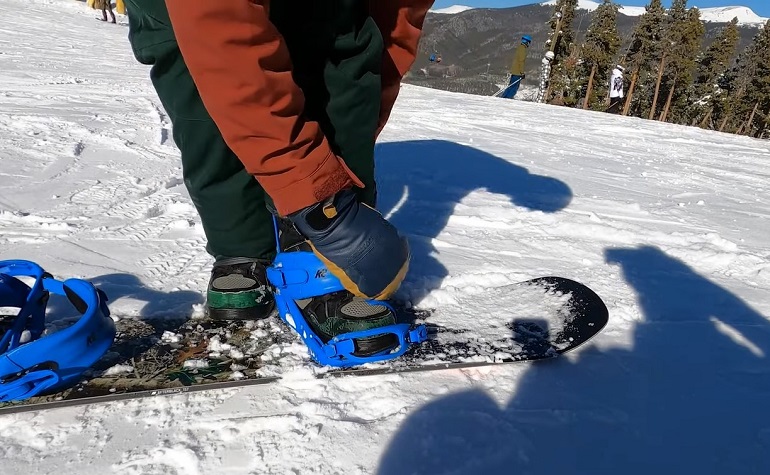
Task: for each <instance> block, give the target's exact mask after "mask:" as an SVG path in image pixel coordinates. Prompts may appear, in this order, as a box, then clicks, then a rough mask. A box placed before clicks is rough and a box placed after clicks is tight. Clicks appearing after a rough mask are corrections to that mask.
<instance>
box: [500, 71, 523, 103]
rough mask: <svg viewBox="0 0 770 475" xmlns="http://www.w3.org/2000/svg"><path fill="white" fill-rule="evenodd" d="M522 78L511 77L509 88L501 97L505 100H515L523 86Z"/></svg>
mask: <svg viewBox="0 0 770 475" xmlns="http://www.w3.org/2000/svg"><path fill="white" fill-rule="evenodd" d="M521 79H522V76H511V78H510V80H509V81H508V87H507V88H506V89H505V92H504V93H502V94H501V95H500V97H503V98H505V99H513V98H514V97H516V93H517V92H519V86H520V85H521Z"/></svg>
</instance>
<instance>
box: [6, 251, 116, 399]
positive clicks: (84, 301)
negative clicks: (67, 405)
mask: <svg viewBox="0 0 770 475" xmlns="http://www.w3.org/2000/svg"><path fill="white" fill-rule="evenodd" d="M17 277H31V278H33V279H34V283H33V284H32V287H30V286H28V285H27V284H25V283H24V282H23V281H22V280H20V279H18V278H17ZM49 294H57V295H62V296H65V297H66V298H67V299H68V300H69V302H70V303H71V304H72V305H73V306H74V307H75V309H76V310H77V311H78V312H79V313H80V314H81V315H82V316H81V317H80V318H79V319H78V320H77V322H75V323H74V324H73V325H71V326H69V327H67V328H64V329H62V330H59V331H57V332H55V333H52V334H50V335H46V336H43V331H44V330H45V315H46V306H47V304H48V298H49ZM106 301H107V297H106V296H105V295H104V293H103V292H102V291H100V290H97V289H96V288H95V287H94V286H93V285H92V284H90V283H89V282H86V281H84V280H80V279H68V280H65V281H58V280H56V279H54V278H53V277H52V276H51V275H50V274H48V273H47V272H45V271H44V270H43V269H42V268H41V267H40V266H39V265H37V264H35V263H34V262H30V261H23V260H8V261H0V307H10V308H18V309H19V311H18V313H17V314H16V315H15V316H14V315H10V316H8V317H4V318H1V319H0V402H6V401H17V400H23V399H27V398H30V397H32V396H36V395H39V394H41V393H43V392H48V391H50V392H53V391H58V390H62V389H65V388H67V387H69V386H71V385H73V384H75V383H76V382H78V380H79V379H80V376H81V375H82V374H83V372H85V371H86V370H87V369H89V368H90V367H91V366H92V365H93V364H94V363H96V361H98V360H99V358H101V357H102V356H103V355H104V353H105V352H106V351H107V349H109V347H110V346H111V345H112V343H113V341H114V339H115V323H114V322H113V321H112V319H111V318H110V312H109V309H108V308H107V303H106Z"/></svg>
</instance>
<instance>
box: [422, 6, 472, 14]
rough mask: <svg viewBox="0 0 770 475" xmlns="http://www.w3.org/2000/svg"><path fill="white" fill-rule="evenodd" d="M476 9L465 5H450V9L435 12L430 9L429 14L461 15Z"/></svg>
mask: <svg viewBox="0 0 770 475" xmlns="http://www.w3.org/2000/svg"><path fill="white" fill-rule="evenodd" d="M474 8H476V7H469V6H466V5H452V6H450V7H445V8H437V9H435V10H433V9H431V10H430V12H431V13H441V14H444V15H454V14H455V13H462V12H464V11H467V10H473V9H474Z"/></svg>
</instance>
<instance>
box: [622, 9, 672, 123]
mask: <svg viewBox="0 0 770 475" xmlns="http://www.w3.org/2000/svg"><path fill="white" fill-rule="evenodd" d="M665 14H666V10H665V9H664V8H663V5H662V4H661V0H651V1H650V3H649V4H648V5H647V7H646V8H645V13H644V14H643V15H642V16H641V17H640V18H639V22H638V23H637V24H636V27H635V28H634V32H633V35H632V39H631V45H630V47H629V49H628V53H627V64H628V66H629V69H630V71H631V85H630V86H629V89H628V101H630V102H629V106H630V112H631V113H632V114H633V115H637V116H643V114H646V113H647V111H648V110H649V105H650V104H651V103H652V94H653V90H654V82H655V78H657V67H658V63H659V62H660V57H661V55H662V40H663V24H664V19H665Z"/></svg>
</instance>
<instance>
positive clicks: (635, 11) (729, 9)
mask: <svg viewBox="0 0 770 475" xmlns="http://www.w3.org/2000/svg"><path fill="white" fill-rule="evenodd" d="M555 4H556V0H549V1H548V2H544V3H542V5H555ZM599 5H600V2H595V1H592V0H579V1H578V8H582V9H584V10H589V11H593V10H596V8H597V7H598V6H599ZM690 6H696V7H697V5H694V4H693V5H690ZM620 12H621V13H622V14H624V15H627V16H641V15H643V14H644V12H645V10H644V7H629V6H621V7H620ZM700 12H701V19H702V20H703V21H706V22H713V23H726V22H729V21H731V20H732V19H733V18H736V17H737V18H738V23H739V24H741V25H762V24H764V23H765V22H767V20H768V19H767V18H763V17H761V16H759V15H757V14H756V13H754V11H753V10H752V9H751V8H749V7H740V6H737V7H733V6H726V7H711V8H700Z"/></svg>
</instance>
